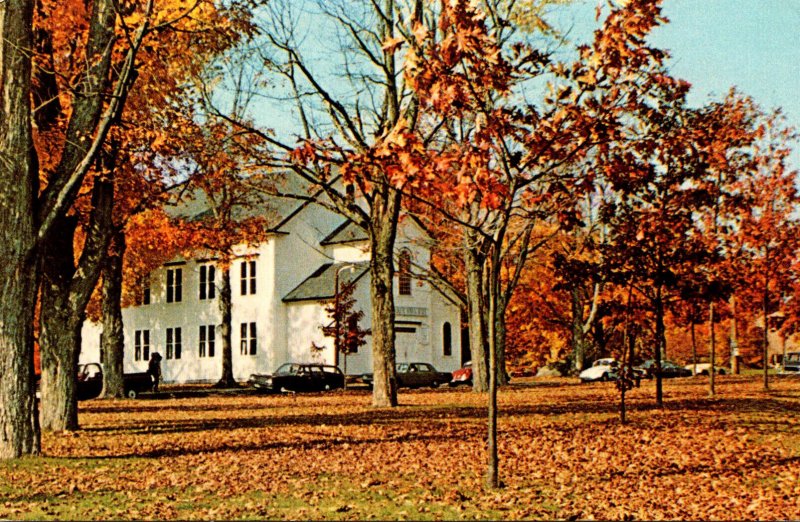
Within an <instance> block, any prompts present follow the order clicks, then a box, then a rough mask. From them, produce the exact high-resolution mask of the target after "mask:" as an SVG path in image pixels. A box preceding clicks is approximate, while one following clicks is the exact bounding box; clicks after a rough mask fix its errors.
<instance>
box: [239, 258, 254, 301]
mask: <svg viewBox="0 0 800 522" xmlns="http://www.w3.org/2000/svg"><path fill="white" fill-rule="evenodd" d="M241 267H242V287H241V294H242V295H248V294H250V295H255V293H256V262H255V261H242V264H241Z"/></svg>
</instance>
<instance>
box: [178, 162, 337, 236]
mask: <svg viewBox="0 0 800 522" xmlns="http://www.w3.org/2000/svg"><path fill="white" fill-rule="evenodd" d="M247 182H248V184H249V188H250V190H249V191H247V192H243V193H240V194H238V195H237V201H236V203H235V204H234V205H233V208H232V212H231V214H232V216H231V217H232V218H233V220H234V221H243V220H245V219H248V218H252V217H262V218H265V219H266V221H267V228H268V230H269V231H271V232H281V229H282V228H283V227H284V226H285V225H286V224H287V223H288V222H289V221H291V219H292V218H293V217H295V216H296V215H297V214H298V213H299V212H300V211H301V210H302V209H303V208H305V207H306V206H308V205H309V204H310V203H311V202H312V201H313V200H314V199H315V198H317V197H319V196H320V194H321V192H322V191H321V190H320V189H318V188H315V187H312V186H310V185H309V184H308V183H307V182H306V181H304V180H302V179H300V178H299V176H296V175H294V174H292V173H291V172H273V173H271V174H270V175H269V176H262V177H253V178H252V179H250V180H248V181H247ZM175 195H176V199H177V203H176V204H173V205H169V206H168V207H167V208H166V211H167V213H168V214H169V215H171V216H173V217H181V218H183V219H186V220H188V221H203V220H205V219H211V218H213V211H212V202H211V201H210V200H209V197H208V195H207V194H206V193H205V192H204V191H203V190H201V189H200V188H198V187H192V188H190V189H189V190H188V191H186V190H183V189H181V191H176V192H175Z"/></svg>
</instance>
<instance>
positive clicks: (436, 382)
mask: <svg viewBox="0 0 800 522" xmlns="http://www.w3.org/2000/svg"><path fill="white" fill-rule="evenodd" d="M438 387H439V381H433V382H432V383H431V388H438Z"/></svg>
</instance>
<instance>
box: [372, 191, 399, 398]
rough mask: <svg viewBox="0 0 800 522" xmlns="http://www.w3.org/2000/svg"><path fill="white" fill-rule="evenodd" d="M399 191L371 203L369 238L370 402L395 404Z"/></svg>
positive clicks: (390, 192) (376, 198) (388, 193)
mask: <svg viewBox="0 0 800 522" xmlns="http://www.w3.org/2000/svg"><path fill="white" fill-rule="evenodd" d="M400 199H401V198H400V193H399V192H397V191H395V190H392V189H389V188H386V189H385V190H384V191H381V192H380V193H376V195H375V199H374V201H373V205H372V216H371V218H372V219H371V222H370V230H369V239H370V247H371V251H372V258H371V259H370V265H369V270H370V298H371V304H372V370H373V376H374V382H373V388H372V405H373V406H376V407H391V406H397V373H396V370H395V344H394V341H395V337H394V260H393V255H394V244H395V238H396V237H397V220H398V218H399V213H400Z"/></svg>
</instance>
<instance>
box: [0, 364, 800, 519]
mask: <svg viewBox="0 0 800 522" xmlns="http://www.w3.org/2000/svg"><path fill="white" fill-rule="evenodd" d="M718 384H719V390H718V395H719V396H720V398H719V399H717V400H709V399H707V398H706V397H705V394H706V390H705V382H704V380H703V379H700V378H698V379H682V380H680V382H677V381H672V382H669V383H667V384H666V387H665V390H666V401H665V407H664V408H663V409H658V408H655V407H654V405H653V402H654V401H653V398H652V396H653V389H652V383H647V384H645V385H643V387H642V388H639V389H635V390H633V391H632V392H631V393H630V394H629V418H630V420H631V423H630V424H628V425H620V424H619V423H618V422H617V420H616V419H617V412H616V408H617V394H616V392H615V389H614V387H613V385H612V384H610V383H609V384H607V385H606V384H598V385H591V386H587V385H583V386H581V385H576V384H574V383H572V382H571V381H567V380H564V379H560V380H553V381H552V382H551V381H547V382H542V381H539V380H536V381H532V382H531V383H528V384H515V385H514V386H511V387H509V388H506V389H503V391H502V392H501V394H500V411H501V416H500V439H499V440H500V446H499V447H500V473H501V479H502V481H503V482H504V483H505V487H504V488H503V489H500V490H496V491H485V490H484V489H483V487H482V485H483V473H484V471H485V467H486V463H485V460H486V459H485V454H484V453H485V447H484V441H485V437H486V428H485V414H486V405H485V397H483V396H482V395H477V394H473V393H471V392H469V391H466V390H463V389H458V390H437V391H435V392H431V391H424V392H404V393H403V394H401V396H400V401H401V406H400V407H399V408H397V409H393V410H387V409H380V410H377V409H373V408H371V407H370V406H369V402H370V397H369V395H368V394H366V393H364V392H358V391H347V392H335V393H329V394H313V395H312V394H309V395H298V396H295V397H292V398H290V397H284V396H236V397H230V396H229V397H205V398H198V399H172V400H158V401H156V400H152V401H88V402H86V403H82V406H83V409H82V411H81V415H82V425H83V426H85V429H84V430H83V431H81V432H79V433H78V434H70V435H47V436H45V439H44V440H43V448H44V451H45V454H46V455H47V457H45V458H40V459H23V460H21V461H14V462H9V463H4V464H2V465H0V497H2V498H3V499H4V501H3V503H1V504H0V517H6V518H15V519H16V518H41V519H61V518H81V519H108V518H115V519H137V518H144V519H232V518H243V517H244V518H270V519H273V518H290V519H300V518H302V519H305V518H311V519H348V520H349V519H370V518H376V519H387V518H388V519H402V518H406V519H436V518H439V519H441V518H445V519H474V518H476V517H477V518H492V519H523V518H524V519H531V518H544V519H553V518H569V517H574V518H576V519H593V518H594V519H623V520H630V519H709V518H710V519H754V518H758V519H780V518H784V519H786V518H794V517H796V514H797V513H798V512H800V505H799V504H798V497H797V495H796V488H797V484H798V478H800V430H798V429H797V428H798V426H800V381H798V380H788V379H785V380H781V381H778V382H776V383H775V387H776V388H777V391H775V392H773V393H772V394H764V393H763V392H761V391H760V389H759V386H760V383H759V382H758V380H757V379H747V378H741V377H726V378H721V379H719V383H718ZM76 435H77V436H76Z"/></svg>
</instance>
